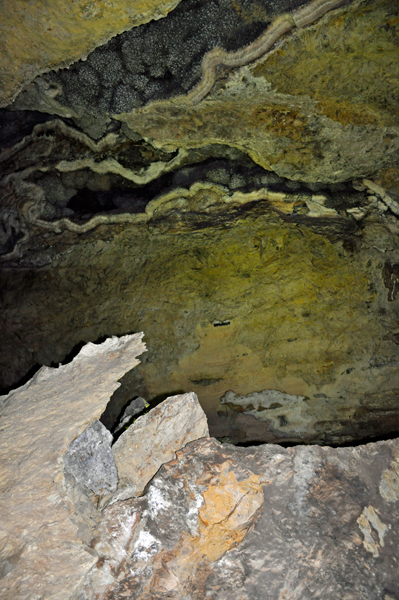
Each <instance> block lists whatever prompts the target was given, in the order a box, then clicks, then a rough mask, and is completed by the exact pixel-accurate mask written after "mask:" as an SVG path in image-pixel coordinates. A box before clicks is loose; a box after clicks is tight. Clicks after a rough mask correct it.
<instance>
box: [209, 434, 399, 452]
mask: <svg viewBox="0 0 399 600" xmlns="http://www.w3.org/2000/svg"><path fill="white" fill-rule="evenodd" d="M398 438H399V431H393V432H391V433H387V434H384V435H376V436H367V437H364V438H360V439H356V440H352V441H349V442H343V443H341V444H340V443H327V442H322V441H320V440H318V441H309V442H305V441H298V442H280V441H278V440H275V441H273V442H261V441H254V442H238V443H237V444H233V443H232V445H233V446H238V447H240V448H251V447H252V446H264V445H265V444H276V445H277V446H281V447H282V448H292V447H294V446H328V447H329V448H351V447H354V446H364V445H365V444H371V443H372V444H374V443H376V442H386V441H389V440H396V439H398ZM217 439H219V441H221V442H222V443H223V439H224V438H217ZM228 443H231V442H228Z"/></svg>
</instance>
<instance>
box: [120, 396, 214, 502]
mask: <svg viewBox="0 0 399 600" xmlns="http://www.w3.org/2000/svg"><path fill="white" fill-rule="evenodd" d="M207 436H209V431H208V422H207V420H206V416H205V413H204V411H203V410H202V408H201V406H200V404H199V402H198V398H197V396H196V394H194V393H193V392H190V393H188V394H181V395H179V396H172V397H171V398H167V399H166V400H165V401H164V402H162V404H159V405H158V406H156V407H155V408H153V409H152V410H151V411H150V412H149V413H147V414H146V415H143V416H142V417H139V418H138V419H137V421H135V423H133V425H131V426H130V427H129V429H127V431H125V432H124V433H123V434H122V435H121V436H120V438H119V439H118V441H117V442H115V444H114V446H113V447H112V452H113V455H114V459H115V463H116V466H117V468H118V473H119V479H120V489H121V491H120V494H119V496H118V497H119V498H129V497H132V496H140V494H142V492H143V490H144V488H145V486H146V485H147V483H148V482H149V481H150V479H152V477H154V475H155V473H156V472H157V471H158V469H159V467H160V466H161V465H162V464H164V463H167V462H169V461H170V460H172V459H174V458H175V456H176V454H175V452H176V451H177V450H180V449H181V448H183V447H184V446H185V445H186V444H188V442H192V441H194V440H197V439H199V438H202V437H207Z"/></svg>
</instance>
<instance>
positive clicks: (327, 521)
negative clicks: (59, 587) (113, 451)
mask: <svg viewBox="0 0 399 600" xmlns="http://www.w3.org/2000/svg"><path fill="white" fill-rule="evenodd" d="M397 452H398V442H397V441H391V442H379V443H377V444H368V445H367V446H358V447H357V448H345V449H332V448H320V447H307V448H306V447H303V446H298V447H295V448H289V449H285V448H281V447H279V446H274V445H270V446H257V447H253V448H247V449H243V448H234V447H232V446H230V445H221V444H219V443H217V442H216V441H215V440H212V439H204V440H199V441H197V442H193V443H191V444H189V445H188V446H187V447H186V448H185V449H184V450H182V451H180V452H178V453H177V458H176V460H173V461H171V462H170V463H168V464H167V465H164V466H163V467H162V468H161V469H160V471H159V472H158V473H157V475H156V477H155V478H154V479H153V481H152V482H151V483H150V485H149V486H148V488H147V490H146V494H145V495H144V496H143V498H142V499H140V500H131V501H126V502H123V503H118V504H115V505H113V506H111V507H109V508H108V509H106V510H105V511H104V519H103V521H102V525H101V526H100V527H101V528H100V536H99V538H98V540H96V542H95V543H94V545H93V548H94V549H95V550H96V551H97V552H98V553H99V555H100V560H99V561H98V562H97V564H96V565H95V566H94V567H93V568H92V570H91V571H90V573H89V574H88V575H87V577H86V580H85V582H84V584H83V589H81V590H80V591H79V593H78V594H77V595H76V598H77V599H79V600H86V599H92V598H104V599H107V600H111V599H112V600H117V599H118V598H122V597H126V596H128V597H129V598H132V600H133V599H134V600H139V599H140V600H150V599H151V600H161V599H162V598H165V597H168V598H176V600H177V599H180V598H186V599H187V600H194V599H197V600H200V599H202V598H212V599H215V600H225V599H227V598H231V599H232V600H235V599H237V600H238V599H240V600H242V599H245V600H257V599H258V598H259V599H264V598H270V600H280V599H282V598H285V597H287V598H297V599H298V600H302V599H303V600H304V599H305V598H306V600H311V599H313V598H319V597H325V598H329V599H330V598H331V600H341V599H342V598H347V599H348V600H349V599H351V600H360V599H362V600H367V599H370V600H374V599H375V598H383V599H384V600H387V599H388V598H396V597H397V595H398V593H399V588H398V581H399V571H398V565H397V561H396V557H395V554H396V547H397V544H398V541H399V539H398V521H399V512H398V506H397V504H398V502H397V500H398V496H397V485H396V487H395V484H394V485H392V484H390V487H389V489H390V490H391V492H389V493H390V494H392V495H390V496H389V495H388V492H387V488H386V487H384V486H386V485H387V481H388V475H387V474H388V473H390V472H391V471H392V469H395V468H396V465H397V462H396V458H395V457H396V455H397ZM394 489H395V490H396V491H395V492H394V491H393V490H394ZM124 522H126V523H128V529H129V531H128V534H127V533H126V529H124V527H123V525H122V523H124ZM106 540H109V541H108V542H107V541H106ZM122 549H124V550H125V552H126V554H125V553H123V551H122Z"/></svg>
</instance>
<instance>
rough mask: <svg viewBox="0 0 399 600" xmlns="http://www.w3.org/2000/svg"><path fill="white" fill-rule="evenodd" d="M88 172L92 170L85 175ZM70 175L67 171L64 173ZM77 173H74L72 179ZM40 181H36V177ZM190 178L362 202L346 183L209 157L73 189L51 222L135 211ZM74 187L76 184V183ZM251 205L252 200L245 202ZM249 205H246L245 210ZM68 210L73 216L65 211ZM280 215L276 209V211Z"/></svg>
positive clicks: (291, 218) (298, 219)
mask: <svg viewBox="0 0 399 600" xmlns="http://www.w3.org/2000/svg"><path fill="white" fill-rule="evenodd" d="M91 175H92V176H93V174H92V173H91ZM69 176H70V174H69ZM78 178H79V173H77V175H76V179H77V180H78ZM36 182H37V183H38V184H39V185H40V179H39V180H37V181H36ZM195 182H206V183H210V184H215V185H219V186H222V187H224V188H225V189H226V193H228V194H230V195H232V194H233V193H234V192H235V191H240V192H243V193H249V192H253V191H256V190H258V189H260V188H267V189H269V190H270V191H272V192H282V193H285V194H297V195H299V194H303V195H304V196H310V195H312V194H314V193H320V194H324V195H325V196H326V206H328V207H331V208H335V209H336V210H340V209H341V207H342V206H345V207H346V208H348V207H352V206H358V205H359V204H360V205H361V204H362V203H364V201H365V195H364V194H363V193H359V192H356V191H355V190H353V188H352V186H351V184H350V183H348V184H342V183H341V184H339V185H338V184H337V185H336V184H328V185H325V184H324V185H322V184H318V183H303V182H301V183H300V182H294V181H290V180H288V179H283V178H281V177H279V176H277V175H276V174H275V173H272V172H269V171H265V170H264V169H262V168H261V167H259V166H258V165H255V164H252V165H251V164H250V165H242V164H240V162H239V161H233V160H227V159H215V158H209V159H206V160H204V161H203V162H201V163H197V164H193V165H189V166H185V167H183V168H180V169H178V170H177V171H174V172H170V173H165V174H164V175H161V176H160V177H158V178H157V179H155V180H153V181H151V182H149V183H147V184H145V185H143V186H138V185H135V184H132V183H131V182H129V181H128V180H123V179H122V178H120V177H119V185H117V186H115V187H112V188H111V189H110V190H107V191H104V190H99V191H93V190H92V189H88V188H87V187H84V188H82V189H79V190H77V191H76V193H75V194H74V195H73V196H72V197H71V198H70V200H69V201H67V202H64V203H60V202H57V205H58V207H60V208H61V210H64V209H67V215H64V214H58V213H57V214H55V215H54V217H52V219H48V220H56V219H58V218H59V217H60V216H69V218H71V219H72V220H82V219H87V218H91V217H92V216H93V215H95V214H98V213H109V214H113V213H131V214H137V213H142V212H144V211H145V208H146V206H147V204H148V203H149V202H150V201H151V200H153V199H155V198H157V197H159V196H160V195H165V194H167V193H168V192H171V191H173V190H174V189H177V188H184V189H189V188H190V187H191V186H192V185H193V184H194V183H195ZM77 185H78V184H77ZM250 204H251V205H252V203H250ZM248 207H249V204H248V205H247V209H248ZM71 211H73V214H71ZM279 214H280V213H279ZM280 216H281V218H282V219H283V220H285V221H287V222H293V223H304V224H308V225H312V224H314V219H313V218H308V217H306V215H297V214H295V212H294V214H292V215H286V214H285V213H281V214H280ZM340 220H341V221H342V223H339V224H338V227H339V228H341V229H342V227H344V226H345V228H346V229H348V231H347V233H348V234H351V233H353V230H354V229H356V227H357V225H356V223H355V222H353V221H352V220H349V219H347V218H346V219H345V224H344V222H343V219H340ZM317 221H318V223H320V224H321V225H323V222H325V223H324V224H325V225H326V226H330V225H331V223H332V219H331V218H330V217H329V218H328V219H324V221H323V218H320V217H319V218H318V219H317Z"/></svg>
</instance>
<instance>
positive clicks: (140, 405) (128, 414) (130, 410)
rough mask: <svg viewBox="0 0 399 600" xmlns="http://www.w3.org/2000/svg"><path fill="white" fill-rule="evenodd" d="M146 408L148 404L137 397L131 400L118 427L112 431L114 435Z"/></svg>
mask: <svg viewBox="0 0 399 600" xmlns="http://www.w3.org/2000/svg"><path fill="white" fill-rule="evenodd" d="M148 406H149V404H148V402H146V401H145V400H144V398H141V397H139V398H135V399H134V400H132V401H131V402H130V403H129V405H128V406H127V407H126V408H125V410H124V412H123V415H122V417H121V418H120V421H119V423H118V425H117V426H116V427H115V429H114V434H115V433H117V432H118V431H120V430H121V429H123V427H126V426H127V425H128V423H129V421H131V420H132V418H133V417H134V416H135V415H138V414H140V413H141V412H143V410H145V409H146V408H147V407H148Z"/></svg>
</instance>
